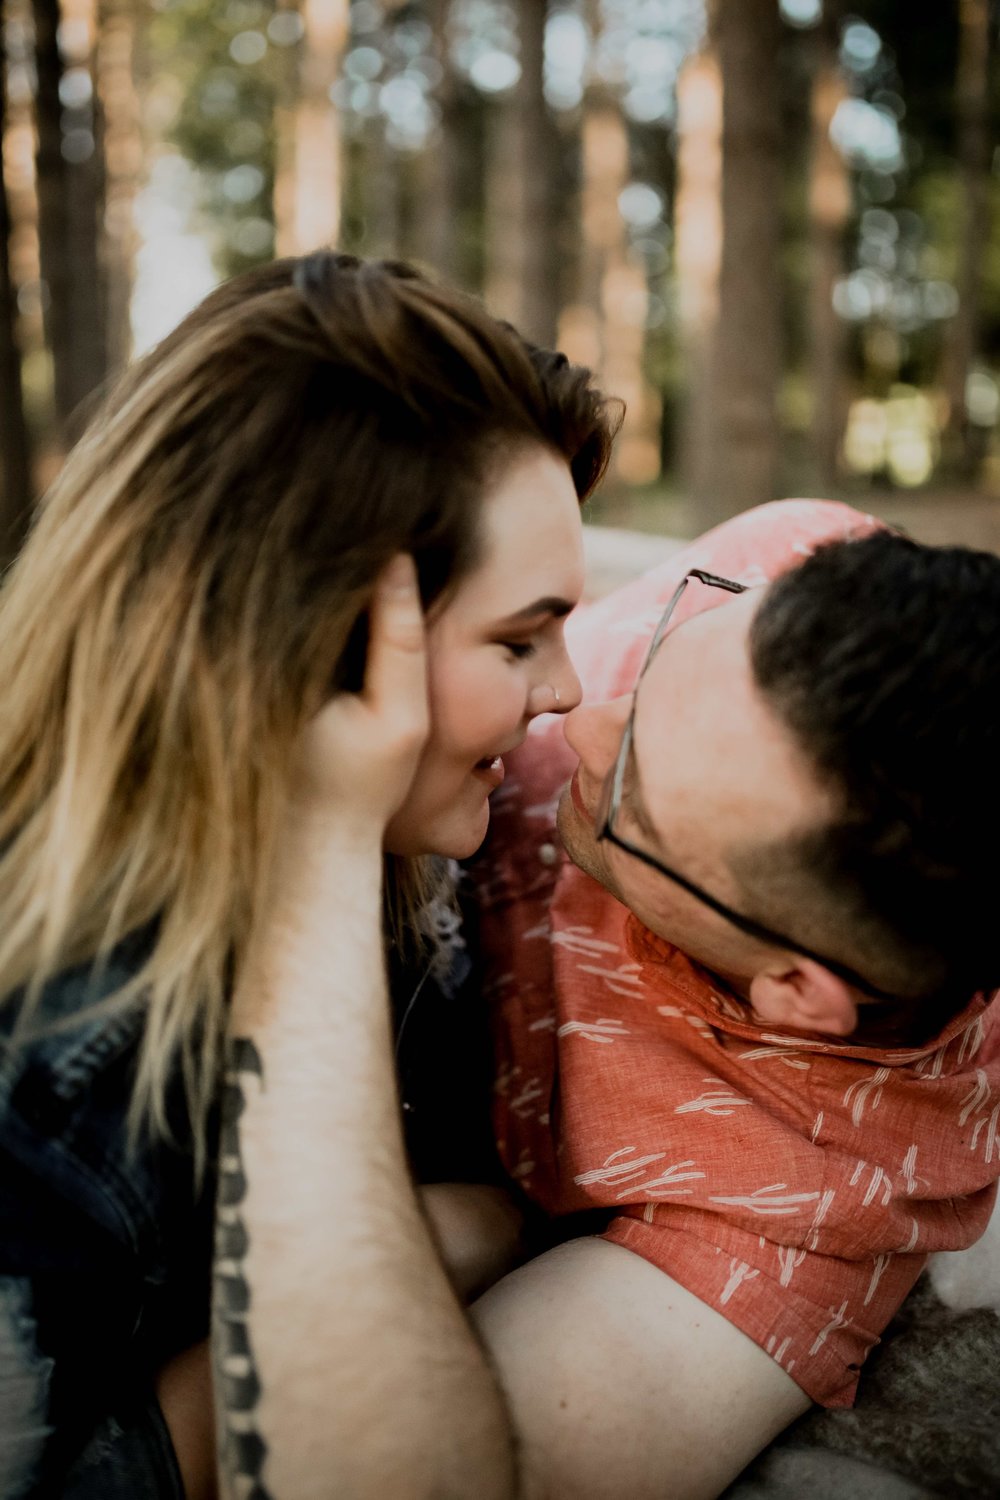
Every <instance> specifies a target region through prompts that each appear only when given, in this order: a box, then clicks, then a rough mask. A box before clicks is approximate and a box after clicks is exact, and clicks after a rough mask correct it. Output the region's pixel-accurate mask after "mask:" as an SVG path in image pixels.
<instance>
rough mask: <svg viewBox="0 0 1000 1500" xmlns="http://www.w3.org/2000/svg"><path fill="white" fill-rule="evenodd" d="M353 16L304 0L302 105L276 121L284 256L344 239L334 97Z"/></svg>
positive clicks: (337, 4) (323, 0)
mask: <svg viewBox="0 0 1000 1500" xmlns="http://www.w3.org/2000/svg"><path fill="white" fill-rule="evenodd" d="M285 8H286V9H292V8H294V6H285ZM348 8H349V7H348V0H302V5H301V14H302V20H303V23H304V26H305V30H304V33H303V36H302V41H301V43H300V44H299V69H298V84H297V97H296V98H295V99H294V100H293V101H290V103H289V105H288V106H286V107H285V108H284V109H282V110H280V111H278V114H277V118H276V128H277V131H278V145H277V152H276V156H277V171H276V173H275V192H274V212H275V226H276V244H277V251H278V254H279V255H302V254H306V253H308V252H309V251H310V250H315V249H318V248H319V247H321V246H324V245H326V246H335V245H337V244H338V242H339V239H340V208H341V174H342V163H341V143H340V129H339V119H338V115H337V109H336V106H335V105H334V103H333V101H332V100H331V98H330V89H331V87H332V86H333V84H334V83H335V82H336V80H337V76H338V74H339V72H340V62H341V58H342V56H343V53H344V47H345V44H346V42H347V37H348V31H349V17H348Z"/></svg>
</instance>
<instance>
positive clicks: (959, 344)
mask: <svg viewBox="0 0 1000 1500" xmlns="http://www.w3.org/2000/svg"><path fill="white" fill-rule="evenodd" d="M959 25H960V33H959V52H958V74H957V78H956V101H955V103H956V111H957V116H958V168H959V182H960V190H961V197H962V208H961V213H962V231H961V234H960V236H959V268H958V298H959V302H958V312H957V313H956V315H955V317H954V319H953V320H952V324H951V329H950V336H949V339H948V343H947V346H946V350H945V358H944V384H945V392H946V395H947V398H948V424H947V429H946V433H945V444H946V454H947V456H948V458H949V459H950V462H951V465H952V466H953V467H954V468H955V469H956V470H957V471H958V472H959V474H960V475H961V476H962V477H963V478H965V479H967V480H972V479H974V478H975V476H976V471H977V469H978V467H979V463H980V461H981V459H982V444H981V435H980V433H979V432H978V431H977V429H976V428H975V426H974V424H973V423H971V422H970V421H969V412H968V408H967V405H966V396H965V390H966V382H967V380H968V377H969V372H970V370H971V367H972V364H973V361H974V360H975V358H976V356H977V354H978V353H979V348H980V300H981V290H982V265H983V256H984V254H985V252H986V248H987V245H988V242H989V219H990V208H989V194H990V151H991V141H990V131H989V124H990V95H989V63H990V30H989V0H960V4H959Z"/></svg>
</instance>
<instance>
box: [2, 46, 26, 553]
mask: <svg viewBox="0 0 1000 1500" xmlns="http://www.w3.org/2000/svg"><path fill="white" fill-rule="evenodd" d="M6 85H7V57H6V51H5V48H4V45H3V30H2V27H0V133H2V130H3V127H4V126H5V125H6V121H7V87H6ZM2 165H3V164H2V159H0V459H2V464H3V490H2V493H0V566H2V567H6V565H7V564H8V563H9V562H10V561H11V560H12V559H13V557H14V556H15V555H16V553H17V550H18V547H19V546H20V543H21V541H22V539H23V536H24V532H25V531H26V529H27V524H28V518H29V516H30V512H31V502H32V483H31V445H30V441H29V437H28V427H27V423H26V422H25V417H24V389H23V385H22V382H21V350H20V346H19V344H18V338H17V323H18V317H17V294H16V289H15V287H14V284H13V280H12V277H11V270H10V253H9V252H10V207H9V201H8V197H7V184H6V181H5V179H4V176H3V170H2Z"/></svg>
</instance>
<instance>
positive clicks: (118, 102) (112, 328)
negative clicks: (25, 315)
mask: <svg viewBox="0 0 1000 1500" xmlns="http://www.w3.org/2000/svg"><path fill="white" fill-rule="evenodd" d="M142 14H143V13H142V11H141V10H140V9H137V8H136V7H135V6H134V5H133V4H132V3H131V0H100V3H99V7H98V31H97V63H96V69H95V71H96V83H97V96H98V99H99V100H100V106H101V114H102V119H103V126H104V128H103V137H104V151H103V158H104V163H105V201H106V209H105V228H106V234H105V239H104V251H105V267H104V270H105V289H106V297H105V343H106V348H107V360H108V367H109V371H110V373H112V374H117V373H118V372H119V371H120V370H121V369H123V368H124V366H125V365H126V364H127V362H128V359H129V356H130V354H131V350H132V329H131V324H130V318H129V313H130V305H131V299H132V284H133V281H134V274H135V255H136V250H137V234H136V228H135V220H134V216H133V215H134V208H135V198H136V193H137V191H138V184H139V177H140V174H141V171H142V150H143V147H142V117H141V111H140V105H139V94H138V87H137V81H136V70H137V60H136V58H137V52H138V51H139V50H140V48H141V39H140V37H139V27H140V26H141V24H142Z"/></svg>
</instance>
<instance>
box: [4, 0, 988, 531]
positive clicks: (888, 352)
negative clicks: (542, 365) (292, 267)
mask: <svg viewBox="0 0 1000 1500" xmlns="http://www.w3.org/2000/svg"><path fill="white" fill-rule="evenodd" d="M2 17H3V26H2V44H3V54H2V66H0V79H2V97H0V117H2V124H3V192H2V194H0V215H2V222H0V439H2V442H0V447H2V518H0V519H2V526H3V550H4V551H5V552H6V553H7V554H9V553H10V551H11V550H12V549H13V548H14V547H16V545H17V541H18V539H19V537H20V535H21V534H22V528H23V525H24V521H25V518H26V516H27V515H28V514H29V513H30V506H31V504H32V503H33V501H34V499H35V498H36V497H37V496H38V494H39V493H40V492H41V491H42V490H43V489H44V487H45V485H46V484H47V483H48V482H49V480H50V479H51V477H52V476H53V474H54V473H55V472H56V470H57V468H58V465H59V463H60V461H61V457H62V455H63V453H64V452H65V447H66V444H67V443H68V442H70V441H72V438H73V436H74V434H75V432H76V431H78V430H79V425H80V423H81V420H82V417H81V414H85V413H86V412H87V410H88V409H89V408H90V407H92V405H93V403H94V401H95V400H96V398H97V395H99V393H100V391H101V390H102V389H103V388H104V386H105V385H106V383H107V381H108V380H109V379H113V377H114V375H115V373H116V372H117V371H118V370H120V369H121V367H122V366H123V364H124V363H125V362H126V361H127V360H128V359H129V358H130V357H131V356H132V355H133V354H135V353H137V352H140V351H141V350H142V349H144V348H146V347H148V346H149V345H150V344H151V343H152V342H154V341H155V340H156V339H157V338H159V337H160V336H162V334H164V333H165V332H166V331H167V330H168V329H169V328H170V327H172V326H173V324H174V323H176V321H177V320H178V319H179V318H180V317H181V316H182V315H183V313H184V312H185V311H186V310H187V309H188V308H189V307H190V306H191V305H192V304H193V303H194V302H195V301H197V300H198V299H199V298H200V297H201V296H202V295H203V294H204V293H205V292H206V291H207V290H208V289H209V288H210V287H211V286H212V285H213V284H214V283H215V282H216V281H218V280H219V279H220V278H221V277H223V276H225V275H228V274H230V273H232V272H234V271H236V270H239V269H241V268H243V267H245V266H249V265H252V264H254V263H255V262H258V261H261V260H266V259H268V258H270V257H271V256H273V255H275V254H284V253H290V252H299V251H303V250H308V249H312V248H314V247H315V246H317V245H320V244H333V245H338V246H340V247H341V248H343V249H346V250H351V251H356V252H359V253H361V254H365V255H390V256H404V257H407V258H410V259H413V260H415V261H417V262H418V263H420V264H422V265H425V266H427V267H430V268H432V269H434V270H435V271H437V272H438V273H440V274H441V275H443V276H446V277H448V278H449V279H451V280H454V281H457V282H459V283H461V284H462V285H464V286H466V287H468V288H470V289H471V290H473V291H475V292H478V293H481V294H482V295H483V296H484V297H485V299H486V301H487V303H488V304H489V306H490V307H491V308H492V309H493V310H494V311H495V312H497V313H499V314H502V315H504V316H506V317H509V318H510V319H511V320H512V321H514V322H515V323H516V324H517V325H518V326H519V327H520V328H521V329H522V330H523V331H524V332H526V333H527V334H528V335H529V336H531V337H532V338H534V339H536V340H537V341H540V342H543V343H546V344H552V343H558V344H559V346H560V347H562V348H564V349H565V350H566V351H567V352H568V353H569V354H570V355H571V357H573V358H574V359H577V360H580V361H582V362H584V363H587V364H589V365H591V366H592V367H594V368H595V369H596V370H597V371H598V372H599V374H600V377H601V379H602V382H603V383H604V385H605V387H606V388H607V389H609V390H610V391H612V392H615V393H617V394H619V395H622V396H624V397H625V399H626V401H627V403H628V416H627V420H626V425H625V429H624V432H623V435H622V438H621V440H620V443H619V446H618V452H617V458H616V463H615V469H614V472H613V474H612V475H611V477H610V480H609V482H608V484H607V485H606V487H605V490H604V492H603V494H602V497H601V498H600V499H599V500H598V501H597V502H595V507H594V516H595V517H596V518H597V519H599V520H600V519H603V520H605V521H608V522H611V523H612V524H617V525H626V526H630V527H635V528H639V529H648V530H660V531H663V532H667V533H672V534H676V535H685V534H693V533H694V532H695V531H697V530H701V529H704V528H705V527H706V526H708V525H711V524H713V523H714V522H716V521H717V520H720V519H721V518H723V517H724V516H726V515H730V514H733V513H734V512H736V511H738V510H741V509H743V508H745V507H747V506H749V505H752V504H755V503H757V502H759V501H761V500H766V499H770V498H772V497H774V496H776V495H783V494H826V495H840V496H843V497H845V498H848V499H851V500H853V501H854V503H856V504H860V505H862V506H864V507H866V508H869V509H873V510H876V511H878V512H879V513H880V514H885V515H887V516H888V517H889V518H890V519H902V520H903V521H904V522H906V523H908V524H909V525H910V528H911V529H912V530H913V531H914V532H915V533H916V534H918V535H921V534H923V535H925V536H926V537H927V539H929V540H951V539H967V540H971V541H973V542H979V543H981V544H983V545H988V546H993V547H995V548H997V550H1000V423H998V418H1000V239H998V236H997V235H996V234H995V233H994V232H993V229H992V226H993V225H994V224H997V225H1000V217H998V210H1000V146H998V140H1000V135H998V129H997V126H998V119H1000V89H998V80H1000V64H998V60H997V51H998V49H997V45H996V44H997V40H998V33H1000V16H998V7H997V4H996V3H995V0H853V3H848V0H2Z"/></svg>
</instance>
